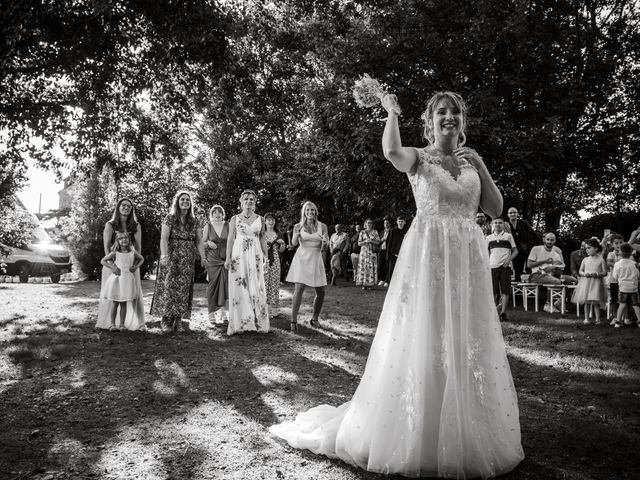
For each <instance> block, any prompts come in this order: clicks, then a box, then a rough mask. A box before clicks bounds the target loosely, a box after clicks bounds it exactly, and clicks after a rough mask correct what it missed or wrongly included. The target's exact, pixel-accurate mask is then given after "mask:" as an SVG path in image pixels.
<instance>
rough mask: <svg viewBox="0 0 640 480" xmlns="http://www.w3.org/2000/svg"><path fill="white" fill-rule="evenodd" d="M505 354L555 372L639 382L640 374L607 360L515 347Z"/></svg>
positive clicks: (508, 349)
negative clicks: (552, 369)
mask: <svg viewBox="0 0 640 480" xmlns="http://www.w3.org/2000/svg"><path fill="white" fill-rule="evenodd" d="M507 352H508V353H509V355H511V356H513V357H515V358H517V359H519V360H522V361H524V362H527V363H529V364H532V365H537V366H540V367H550V368H554V369H556V370H561V371H565V372H572V373H580V374H583V375H590V376H596V375H598V376H606V377H611V378H621V379H628V380H634V381H638V380H640V373H638V371H637V370H635V369H632V368H629V367H627V366H626V365H621V364H618V363H615V362H611V361H607V360H602V359H597V358H596V359H594V358H588V357H585V356H582V355H568V354H566V353H562V354H561V353H556V352H548V351H546V350H535V349H531V348H522V347H515V346H509V347H507Z"/></svg>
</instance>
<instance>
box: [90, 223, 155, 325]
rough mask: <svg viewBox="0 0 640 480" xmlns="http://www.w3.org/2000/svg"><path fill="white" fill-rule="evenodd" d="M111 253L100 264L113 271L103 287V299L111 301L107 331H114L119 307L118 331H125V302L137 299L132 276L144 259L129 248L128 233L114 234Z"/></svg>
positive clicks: (136, 289) (134, 281) (136, 290)
mask: <svg viewBox="0 0 640 480" xmlns="http://www.w3.org/2000/svg"><path fill="white" fill-rule="evenodd" d="M113 250H114V251H113V252H111V253H110V254H109V255H106V256H105V257H104V258H103V259H102V260H101V261H100V263H102V265H104V266H105V267H107V268H110V269H111V270H112V271H113V275H110V276H109V278H108V279H107V283H106V285H105V290H104V291H105V298H106V299H107V300H111V301H112V302H113V305H112V306H111V327H109V330H111V331H112V332H113V331H116V330H118V328H117V327H116V313H117V310H118V306H119V307H120V330H125V325H124V320H125V318H126V316H127V302H129V301H131V300H134V299H136V298H137V297H138V288H137V285H136V280H135V277H134V275H133V272H135V271H136V270H137V269H138V268H140V265H142V264H143V263H144V258H143V257H142V255H140V254H139V253H138V252H136V251H135V250H134V249H133V247H132V246H131V240H130V239H129V234H128V233H118V234H116V240H115V242H114V244H113Z"/></svg>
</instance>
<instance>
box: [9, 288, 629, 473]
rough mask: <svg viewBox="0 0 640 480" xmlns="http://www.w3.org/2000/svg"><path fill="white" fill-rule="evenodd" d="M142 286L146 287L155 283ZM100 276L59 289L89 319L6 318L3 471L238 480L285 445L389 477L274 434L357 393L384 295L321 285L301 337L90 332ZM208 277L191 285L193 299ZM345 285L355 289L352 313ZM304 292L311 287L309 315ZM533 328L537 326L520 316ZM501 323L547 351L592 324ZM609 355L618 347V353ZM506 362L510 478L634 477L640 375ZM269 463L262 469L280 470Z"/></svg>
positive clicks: (283, 324)
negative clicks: (606, 378) (316, 314)
mask: <svg viewBox="0 0 640 480" xmlns="http://www.w3.org/2000/svg"><path fill="white" fill-rule="evenodd" d="M145 283H146V285H145V287H144V288H145V292H146V295H145V298H147V296H148V295H149V289H152V288H153V285H152V283H153V282H145ZM97 289H99V284H97V282H96V283H94V284H92V285H91V284H90V285H86V284H85V285H82V284H78V285H76V284H73V285H72V286H68V285H64V288H57V289H56V290H53V291H51V293H53V294H54V295H56V296H58V297H61V299H62V300H61V301H62V303H61V305H62V306H63V308H64V309H69V310H74V309H85V320H84V321H82V320H78V319H77V318H78V317H77V316H75V317H74V316H71V317H73V318H75V319H76V320H73V319H71V318H68V317H67V316H60V315H57V316H49V317H47V316H40V317H38V319H36V320H30V321H29V324H25V320H27V319H28V315H23V314H18V313H16V312H14V313H13V314H12V315H13V316H12V317H8V318H4V319H2V327H3V328H5V329H8V328H15V327H20V329H22V330H21V331H20V333H18V334H15V335H14V338H12V339H11V340H9V341H7V342H4V343H3V344H2V347H3V350H4V353H3V355H4V357H5V360H6V361H7V362H9V363H11V364H12V365H13V366H14V367H16V368H15V370H12V372H13V373H11V372H10V375H9V376H8V377H4V378H3V380H5V381H4V382H3V383H2V385H1V386H0V406H1V407H2V408H3V411H5V412H7V414H6V415H5V416H4V418H3V419H2V430H1V431H0V466H1V470H0V471H1V472H2V473H3V474H4V473H8V474H11V472H19V473H21V474H22V473H24V472H36V471H38V469H46V470H55V469H57V470H59V471H62V470H64V471H65V472H66V474H67V475H68V477H67V478H86V477H90V476H93V477H101V476H103V475H107V474H108V475H110V476H116V477H117V478H133V477H134V476H135V475H138V476H139V477H140V478H149V479H153V478H169V477H170V478H190V477H192V478H222V477H224V476H225V475H228V478H232V477H231V474H230V473H229V470H230V469H233V470H234V471H235V472H236V474H241V473H240V472H243V471H244V470H245V469H246V470H247V472H250V469H251V468H255V467H251V465H256V464H258V465H263V464H265V463H275V464H277V461H281V458H286V459H288V461H292V459H295V460H296V461H300V460H304V461H306V462H308V463H309V466H308V467H307V468H313V465H321V466H323V468H328V469H331V470H330V474H327V475H329V476H324V477H323V476H321V475H320V474H318V475H316V477H317V478H359V479H369V478H372V479H373V478H376V479H378V478H387V477H385V476H382V475H376V474H371V473H367V472H363V471H361V470H358V469H355V468H353V467H350V466H348V465H346V464H344V463H342V462H340V461H337V460H328V459H325V458H324V457H318V456H316V455H313V454H311V453H310V452H306V451H305V452H300V451H293V450H292V449H290V448H288V447H283V443H282V442H280V441H279V440H276V439H273V438H271V437H269V435H268V434H266V433H265V427H268V426H269V425H272V424H274V423H278V422H280V421H281V420H283V419H285V418H287V419H291V418H292V412H297V411H300V410H304V409H306V408H308V407H311V406H315V405H317V404H321V403H328V404H333V405H338V404H340V403H342V402H344V401H346V400H348V399H349V398H350V397H351V395H352V394H353V392H354V390H355V388H356V386H357V384H358V382H359V376H358V375H357V374H354V373H353V372H351V371H350V370H349V369H348V368H345V367H344V366H343V363H344V362H346V361H350V362H351V363H352V364H355V365H356V367H359V368H361V367H362V366H363V365H364V363H365V361H366V355H367V352H368V350H369V346H370V343H369V342H370V340H369V341H366V340H365V338H371V335H372V332H373V331H374V329H375V325H376V324H377V312H379V306H381V305H382V301H383V299H384V295H383V294H380V293H378V292H363V293H365V294H367V296H366V297H364V296H361V295H360V292H359V291H356V292H354V291H353V290H354V289H346V288H345V289H342V290H343V292H338V291H337V290H339V289H335V290H328V291H327V300H326V304H325V314H324V315H323V316H322V317H321V318H322V319H323V325H324V326H323V328H321V329H316V328H307V327H304V326H302V327H301V328H300V330H299V332H298V333H297V334H293V333H290V332H288V330H289V319H288V317H280V318H277V319H275V320H274V321H273V323H272V327H273V330H274V333H270V334H266V335H263V334H251V333H248V334H241V335H234V336H232V337H226V336H224V335H223V329H221V328H209V327H208V326H207V325H205V324H203V323H198V322H197V321H195V320H194V321H192V324H193V327H194V328H193V330H192V331H191V332H189V333H186V334H182V335H161V334H160V332H159V325H158V323H157V322H155V321H151V322H148V327H149V329H150V331H149V332H148V333H145V332H122V333H109V332H96V331H95V330H93V320H87V318H88V317H89V316H93V315H95V312H94V311H92V309H95V308H96V305H97V301H96V302H95V303H94V304H93V306H92V305H91V298H95V295H97ZM203 290H204V286H202V285H200V286H198V285H196V297H197V298H196V300H197V301H196V302H195V303H194V305H198V308H200V309H201V308H203V305H204V302H203V301H202V298H201V297H202V292H203ZM285 290H286V288H285ZM289 290H290V289H289ZM348 290H351V292H348ZM332 294H333V297H332V296H331V295H332ZM92 295H94V296H93V297H92ZM350 295H357V296H356V297H355V298H354V299H353V306H352V307H351V310H346V307H347V306H348V302H349V296H350ZM311 298H312V294H308V295H305V298H304V307H303V314H308V312H309V309H310V300H311ZM148 305H149V303H147V308H148ZM285 307H287V305H285ZM355 312H358V313H357V315H356V314H355ZM67 313H70V312H67ZM516 313H517V312H516ZM199 314H200V313H199ZM21 315H22V316H21ZM196 316H197V315H196ZM201 316H203V315H201ZM148 320H155V319H153V318H152V317H148ZM535 322H540V323H535ZM527 325H530V326H531V327H532V328H527V329H525V328H520V327H522V326H527ZM533 327H535V328H533ZM503 328H504V331H505V337H506V338H507V341H508V342H509V343H510V344H511V345H512V346H515V347H518V348H522V349H534V350H535V349H539V350H540V351H548V352H551V351H553V352H555V351H556V350H554V347H551V346H552V345H554V346H556V347H557V346H558V345H560V344H561V343H562V342H565V341H569V340H570V338H569V337H570V336H571V335H573V334H574V333H575V332H578V333H575V334H576V335H583V336H584V337H586V336H588V335H592V336H593V335H594V333H593V332H591V333H590V332H582V331H580V330H576V327H575V326H572V325H564V324H561V325H549V324H548V323H547V320H544V319H543V320H538V319H537V317H535V318H525V317H524V316H522V318H521V316H520V315H514V321H513V322H510V323H508V324H505V325H504V326H503ZM354 332H355V333H354ZM616 335H617V334H616ZM568 338H569V340H567V339H568ZM580 338H581V339H582V337H580ZM612 338H615V339H618V340H619V338H618V337H612ZM532 339H533V342H532ZM583 354H584V355H586V356H590V357H593V356H596V355H597V353H596V352H594V351H590V350H588V351H585V352H583ZM607 355H608V357H607V359H608V360H609V361H611V362H614V363H615V362H620V361H621V360H622V358H621V355H620V353H619V352H618V353H616V352H615V351H611V352H608V354H607ZM341 356H348V358H347V359H346V360H345V359H344V358H343V357H341ZM345 358H346V357H345ZM511 365H512V370H513V373H514V380H515V383H516V386H517V387H518V392H519V396H520V410H521V425H522V433H523V445H524V448H525V453H526V455H527V458H526V459H525V461H524V462H523V463H522V464H521V465H520V466H519V467H518V468H517V469H516V470H515V471H514V472H512V473H510V474H508V475H506V476H504V477H503V478H506V479H531V478H545V479H553V478H603V479H604V478H607V479H608V478H611V477H612V476H613V475H617V476H618V477H619V478H632V477H631V476H628V477H625V475H627V474H629V475H630V473H629V472H632V471H633V467H632V465H633V464H632V463H631V462H633V459H634V458H635V456H634V454H635V453H636V452H637V451H638V449H639V448H640V445H638V435H636V434H634V433H632V429H633V428H637V419H636V421H635V422H636V423H633V419H632V418H630V417H628V415H629V412H631V411H632V408H633V405H634V403H633V402H629V399H630V398H631V400H633V397H629V395H630V394H631V392H632V390H633V391H636V392H637V391H638V389H639V388H640V387H638V385H637V383H636V384H634V383H629V381H628V380H625V379H620V378H615V377H614V379H613V380H612V381H611V382H607V386H606V387H604V388H603V387H602V386H601V385H600V384H601V381H602V376H601V375H597V374H594V375H590V374H585V373H580V372H572V371H564V370H561V369H558V368H554V367H551V366H549V365H545V364H538V363H532V362H527V361H523V360H521V359H519V358H513V357H512V358H511ZM620 392H622V394H620ZM594 398H596V399H597V400H598V401H597V402H594ZM594 403H595V405H594ZM625 404H626V406H625ZM635 404H636V405H637V402H636V403H635ZM589 406H595V409H594V410H591V409H589V408H588V407H589ZM274 458H275V459H276V460H274ZM129 462H133V463H132V464H129ZM301 468H303V467H301ZM340 472H342V473H340ZM271 473H273V475H272V476H269V475H267V476H266V477H265V478H280V477H279V476H277V475H276V474H275V471H272V472H271ZM333 474H343V475H348V477H347V476H344V477H337V476H333ZM248 475H250V474H249V473H248ZM15 476H18V475H17V474H16V475H13V477H15ZM13 477H9V478H13ZM247 478H250V477H247ZM258 478H259V476H258ZM287 478H289V477H287ZM292 478H293V477H292ZM309 478H311V477H309ZM392 478H404V477H399V476H395V477H392Z"/></svg>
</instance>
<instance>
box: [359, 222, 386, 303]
mask: <svg viewBox="0 0 640 480" xmlns="http://www.w3.org/2000/svg"><path fill="white" fill-rule="evenodd" d="M358 245H359V246H360V258H359V259H358V274H357V275H356V286H358V287H360V286H361V287H362V289H363V290H370V289H371V287H373V286H374V285H375V284H376V283H377V282H378V255H380V252H379V251H376V250H378V248H379V246H380V235H378V232H377V231H376V230H375V229H374V228H373V220H371V219H370V218H367V219H366V220H365V222H364V230H362V231H361V232H360V236H359V237H358Z"/></svg>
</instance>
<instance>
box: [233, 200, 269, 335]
mask: <svg viewBox="0 0 640 480" xmlns="http://www.w3.org/2000/svg"><path fill="white" fill-rule="evenodd" d="M240 205H241V206H242V212H240V213H239V214H238V215H234V216H233V217H231V220H230V221H229V236H228V237H227V259H226V261H225V263H224V266H225V268H226V269H227V270H229V326H228V327H227V335H233V334H234V333H237V332H247V331H250V332H256V331H257V332H263V333H264V332H268V331H269V311H268V308H267V290H266V288H265V283H264V259H265V258H266V253H265V252H266V251H267V243H266V240H265V238H264V219H263V218H262V217H261V216H260V215H258V214H256V212H255V208H256V194H255V192H254V191H253V190H245V191H244V192H242V194H241V195H240Z"/></svg>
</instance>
